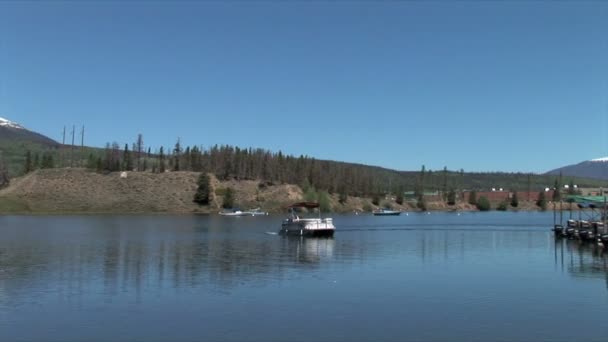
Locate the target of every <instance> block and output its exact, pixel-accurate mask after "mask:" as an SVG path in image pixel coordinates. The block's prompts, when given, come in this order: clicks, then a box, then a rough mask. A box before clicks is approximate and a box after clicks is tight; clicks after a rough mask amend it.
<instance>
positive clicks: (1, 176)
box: [0, 151, 10, 187]
mask: <svg viewBox="0 0 608 342" xmlns="http://www.w3.org/2000/svg"><path fill="white" fill-rule="evenodd" d="M9 182H10V181H9V177H8V168H7V165H6V162H5V161H4V156H3V155H2V151H0V187H4V186H7V185H8V184H9Z"/></svg>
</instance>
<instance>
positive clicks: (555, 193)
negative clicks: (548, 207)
mask: <svg viewBox="0 0 608 342" xmlns="http://www.w3.org/2000/svg"><path fill="white" fill-rule="evenodd" d="M560 188H561V185H560V184H559V182H558V181H557V178H556V179H555V183H554V184H553V197H552V198H551V200H552V201H553V202H559V201H561V199H562V196H561V193H560Z"/></svg>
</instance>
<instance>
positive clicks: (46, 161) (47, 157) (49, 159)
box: [40, 152, 55, 169]
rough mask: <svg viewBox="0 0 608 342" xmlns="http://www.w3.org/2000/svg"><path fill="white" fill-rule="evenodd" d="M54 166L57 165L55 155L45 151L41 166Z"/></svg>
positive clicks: (50, 167)
mask: <svg viewBox="0 0 608 342" xmlns="http://www.w3.org/2000/svg"><path fill="white" fill-rule="evenodd" d="M53 167H55V163H54V161H53V155H52V154H50V153H48V152H45V153H44V154H43V155H42V162H41V164H40V168H41V169H52V168H53Z"/></svg>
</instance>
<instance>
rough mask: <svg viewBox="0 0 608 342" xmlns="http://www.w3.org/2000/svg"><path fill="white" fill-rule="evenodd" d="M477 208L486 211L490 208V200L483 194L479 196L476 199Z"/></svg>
mask: <svg viewBox="0 0 608 342" xmlns="http://www.w3.org/2000/svg"><path fill="white" fill-rule="evenodd" d="M477 209H479V211H488V210H490V209H492V206H491V205H490V201H489V200H488V199H487V198H486V197H485V196H481V197H479V199H478V200H477Z"/></svg>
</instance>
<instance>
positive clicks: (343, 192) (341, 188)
mask: <svg viewBox="0 0 608 342" xmlns="http://www.w3.org/2000/svg"><path fill="white" fill-rule="evenodd" d="M338 193H339V195H338V202H340V204H344V203H346V202H347V201H348V195H347V194H346V189H345V188H344V186H339V187H338Z"/></svg>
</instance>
